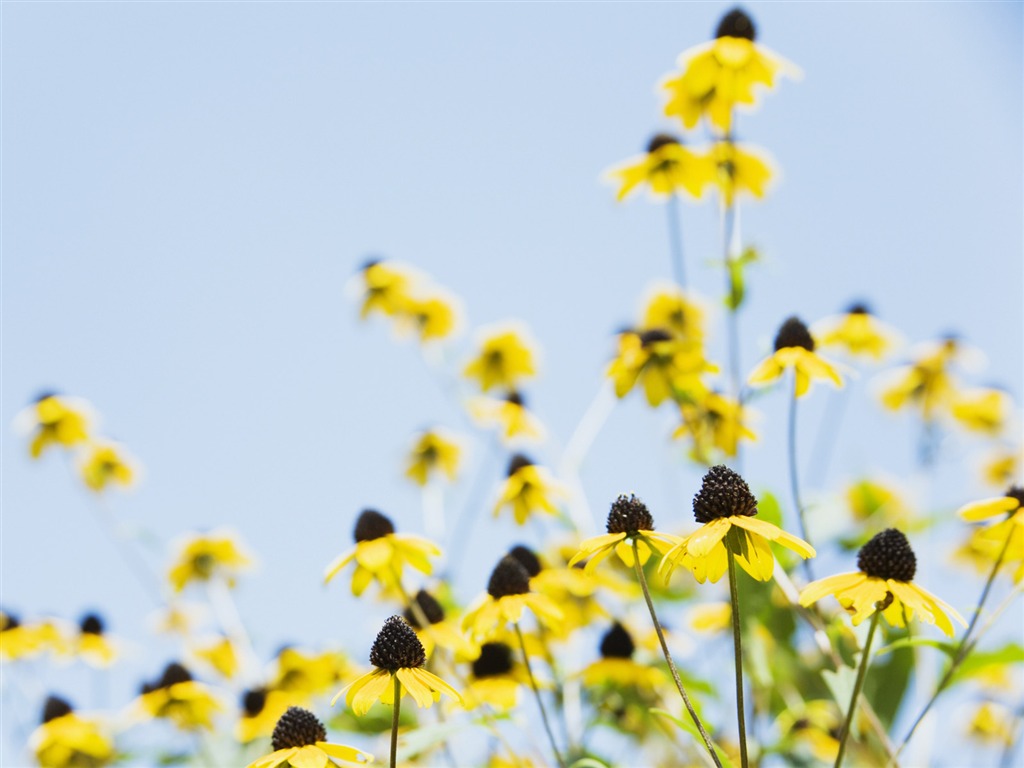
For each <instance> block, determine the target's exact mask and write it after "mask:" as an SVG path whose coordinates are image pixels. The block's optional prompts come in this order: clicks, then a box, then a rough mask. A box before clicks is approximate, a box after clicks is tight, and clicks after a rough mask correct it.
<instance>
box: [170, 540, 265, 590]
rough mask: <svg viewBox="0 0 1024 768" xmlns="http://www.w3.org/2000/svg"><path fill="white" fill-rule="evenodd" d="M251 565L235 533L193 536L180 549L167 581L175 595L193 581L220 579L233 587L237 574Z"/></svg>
mask: <svg viewBox="0 0 1024 768" xmlns="http://www.w3.org/2000/svg"><path fill="white" fill-rule="evenodd" d="M250 564H251V560H250V559H249V557H248V556H247V555H246V554H245V553H244V552H243V550H242V548H241V546H240V545H239V544H238V542H237V540H236V538H235V536H234V534H232V533H230V532H227V531H219V532H218V531H214V532H211V533H208V534H195V535H193V536H191V537H190V538H189V539H187V540H186V541H185V542H184V544H182V545H181V546H180V547H179V549H178V554H177V555H176V556H175V559H174V564H173V565H172V566H171V570H170V572H169V573H168V578H169V579H170V581H171V586H173V587H174V591H175V592H176V593H177V592H181V591H182V590H183V589H185V587H187V586H188V585H189V584H191V583H192V582H200V581H201V582H206V581H210V580H211V579H223V580H224V582H225V583H226V584H227V585H228V586H229V587H233V586H234V585H235V579H236V577H237V575H238V572H239V571H240V570H242V569H244V568H246V567H248V566H249V565H250Z"/></svg>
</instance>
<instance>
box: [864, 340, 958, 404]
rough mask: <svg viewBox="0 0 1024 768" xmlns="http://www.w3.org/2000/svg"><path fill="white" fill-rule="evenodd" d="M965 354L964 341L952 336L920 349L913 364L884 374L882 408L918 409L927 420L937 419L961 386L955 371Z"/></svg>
mask: <svg viewBox="0 0 1024 768" xmlns="http://www.w3.org/2000/svg"><path fill="white" fill-rule="evenodd" d="M961 352H962V350H961V344H960V342H959V341H958V339H957V338H956V337H955V336H952V335H951V336H947V337H946V338H944V339H942V340H941V341H940V342H938V343H937V344H926V345H922V346H920V347H918V348H917V349H916V352H915V354H914V355H913V359H912V360H911V361H910V363H908V364H906V365H901V366H897V367H896V368H894V369H892V370H890V371H887V372H885V373H884V374H883V375H882V378H881V380H880V381H881V386H880V393H879V394H880V397H881V400H882V405H884V406H885V407H886V408H888V409H889V410H892V411H898V410H902V409H904V408H916V409H919V410H920V411H921V417H922V418H923V419H924V420H925V421H932V420H934V419H935V417H936V416H937V415H938V414H939V412H940V411H941V410H948V409H949V408H950V407H951V405H952V402H953V399H954V396H955V394H956V391H957V387H956V383H955V380H954V378H953V374H952V372H951V369H952V367H953V363H954V362H955V361H956V360H957V358H958V357H960V356H961Z"/></svg>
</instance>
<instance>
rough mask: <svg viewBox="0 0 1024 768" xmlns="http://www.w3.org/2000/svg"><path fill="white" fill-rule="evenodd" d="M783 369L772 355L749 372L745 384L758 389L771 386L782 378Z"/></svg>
mask: <svg viewBox="0 0 1024 768" xmlns="http://www.w3.org/2000/svg"><path fill="white" fill-rule="evenodd" d="M782 371H783V368H782V366H781V365H779V363H778V361H777V360H776V359H775V356H774V355H769V356H768V357H766V358H765V359H764V360H762V361H761V362H760V363H758V364H757V366H756V367H755V368H754V370H753V371H751V372H750V376H748V377H747V383H748V384H749V385H750V386H752V387H760V386H764V385H765V384H771V383H772V382H773V381H777V380H778V379H779V377H781V376H782Z"/></svg>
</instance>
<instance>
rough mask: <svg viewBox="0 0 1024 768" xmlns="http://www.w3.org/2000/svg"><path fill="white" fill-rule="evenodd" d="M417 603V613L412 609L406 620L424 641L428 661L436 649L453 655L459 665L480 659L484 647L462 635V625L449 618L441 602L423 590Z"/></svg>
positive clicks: (410, 607) (405, 613)
mask: <svg viewBox="0 0 1024 768" xmlns="http://www.w3.org/2000/svg"><path fill="white" fill-rule="evenodd" d="M413 600H415V601H416V610H413V608H412V606H409V607H408V608H406V609H405V611H404V612H403V613H402V616H403V617H404V618H405V620H406V621H407V622H408V623H409V626H410V627H412V628H413V631H414V632H415V633H416V637H418V638H419V639H420V643H422V644H423V651H424V653H426V654H427V658H428V659H429V658H430V657H431V656H432V655H433V654H434V648H436V647H441V648H444V649H446V650H448V651H450V652H451V653H452V654H453V656H454V657H455V660H456V661H472V660H473V659H475V658H476V657H477V656H479V655H480V646H479V645H477V644H476V643H474V642H473V641H472V640H470V639H469V638H467V637H466V636H465V635H464V634H463V633H462V630H461V629H460V628H459V624H458V622H457V621H455V619H454V618H453V617H449V616H448V614H447V612H446V611H445V609H444V607H443V606H442V605H441V603H440V602H438V600H437V598H435V597H434V596H433V595H432V594H430V593H429V592H427V591H426V590H425V589H421V590H420V591H419V592H417V593H416V595H415V596H414V597H413ZM419 614H422V617H423V618H424V619H425V620H426V626H425V627H424V626H423V625H421V623H420V618H419Z"/></svg>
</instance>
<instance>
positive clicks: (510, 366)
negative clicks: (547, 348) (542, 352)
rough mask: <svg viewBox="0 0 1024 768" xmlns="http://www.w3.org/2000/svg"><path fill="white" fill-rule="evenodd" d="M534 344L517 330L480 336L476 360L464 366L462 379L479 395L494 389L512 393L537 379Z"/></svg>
mask: <svg viewBox="0 0 1024 768" xmlns="http://www.w3.org/2000/svg"><path fill="white" fill-rule="evenodd" d="M535 358H536V353H535V352H534V344H533V342H532V341H531V340H530V339H529V337H528V335H527V333H526V332H525V331H524V330H523V329H520V328H515V327H512V328H499V329H494V330H489V331H484V332H483V333H482V334H481V338H480V341H479V345H478V349H477V353H476V356H475V357H474V358H473V359H471V360H470V361H469V363H467V364H466V367H465V368H464V369H463V372H462V375H463V376H465V377H466V378H467V379H473V380H475V381H476V382H477V384H478V385H479V387H480V389H481V391H483V392H489V391H490V390H492V389H494V388H495V387H503V388H505V389H507V390H515V389H517V387H518V386H519V384H520V383H521V382H522V381H523V380H525V379H529V378H532V377H534V376H536V375H537V363H536V359H535Z"/></svg>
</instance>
